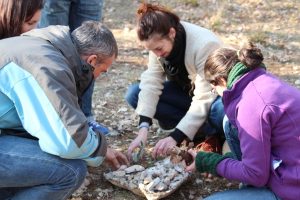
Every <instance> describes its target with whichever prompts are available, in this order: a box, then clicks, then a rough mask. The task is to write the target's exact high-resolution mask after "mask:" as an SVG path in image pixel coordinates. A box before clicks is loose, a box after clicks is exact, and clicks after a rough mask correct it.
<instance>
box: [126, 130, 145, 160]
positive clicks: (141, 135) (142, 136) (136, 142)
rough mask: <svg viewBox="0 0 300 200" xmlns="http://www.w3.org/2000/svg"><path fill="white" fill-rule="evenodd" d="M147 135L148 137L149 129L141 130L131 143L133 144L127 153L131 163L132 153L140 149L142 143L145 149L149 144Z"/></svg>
mask: <svg viewBox="0 0 300 200" xmlns="http://www.w3.org/2000/svg"><path fill="white" fill-rule="evenodd" d="M147 135H148V129H147V128H141V129H140V130H139V133H138V136H137V137H136V138H135V139H134V140H133V141H132V142H131V144H130V145H129V147H128V151H127V158H128V159H129V160H130V161H131V155H132V152H133V151H134V150H135V149H136V148H138V147H140V145H141V143H143V145H144V147H145V146H146V143H147Z"/></svg>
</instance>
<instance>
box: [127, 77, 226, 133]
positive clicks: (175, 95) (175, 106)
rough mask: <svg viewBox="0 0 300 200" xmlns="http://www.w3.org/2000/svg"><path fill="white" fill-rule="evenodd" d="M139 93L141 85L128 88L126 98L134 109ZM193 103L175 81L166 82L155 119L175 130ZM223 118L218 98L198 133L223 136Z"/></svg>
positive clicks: (221, 105) (222, 108)
mask: <svg viewBox="0 0 300 200" xmlns="http://www.w3.org/2000/svg"><path fill="white" fill-rule="evenodd" d="M139 92H140V88H139V83H136V84H133V85H131V86H130V87H129V88H128V90H127V93H126V96H125V99H126V101H127V102H128V104H129V105H130V106H132V107H133V108H134V109H135V108H136V107H137V103H138V95H139ZM191 102H192V96H190V95H189V94H188V92H187V91H184V90H182V89H181V88H180V87H179V86H178V85H177V84H176V83H175V82H173V81H166V82H165V83H164V88H163V91H162V94H161V95H160V98H159V101H158V104H157V107H156V113H155V115H154V118H155V119H157V120H158V122H159V124H163V125H164V126H166V127H168V129H171V128H175V127H176V126H177V124H178V123H179V121H180V120H181V119H182V118H183V117H184V116H185V114H186V112H187V111H188V109H189V108H190V105H191ZM223 117H224V107H223V103H222V99H221V98H220V97H218V98H217V99H216V100H215V101H214V102H213V104H212V105H211V107H210V111H209V113H208V120H207V121H206V122H205V123H204V124H203V125H202V126H201V128H200V130H199V131H198V132H199V133H205V134H206V135H213V134H216V133H219V134H223V127H222V121H223Z"/></svg>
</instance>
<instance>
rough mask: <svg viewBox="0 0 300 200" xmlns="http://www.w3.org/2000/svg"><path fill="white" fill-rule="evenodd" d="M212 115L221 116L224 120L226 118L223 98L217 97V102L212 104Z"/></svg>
mask: <svg viewBox="0 0 300 200" xmlns="http://www.w3.org/2000/svg"><path fill="white" fill-rule="evenodd" d="M210 113H211V114H212V115H216V116H220V118H222V119H223V117H224V105H223V102H222V99H221V97H217V98H216V99H215V101H214V102H213V103H212V104H211V107H210Z"/></svg>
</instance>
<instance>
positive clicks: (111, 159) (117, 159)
mask: <svg viewBox="0 0 300 200" xmlns="http://www.w3.org/2000/svg"><path fill="white" fill-rule="evenodd" d="M105 157H106V158H105V162H107V163H108V164H109V165H110V166H112V167H113V169H119V168H120V166H121V165H127V166H129V165H130V164H129V161H128V159H127V157H126V156H125V155H124V154H123V153H121V152H119V151H117V150H114V149H111V148H107V152H106V156H105Z"/></svg>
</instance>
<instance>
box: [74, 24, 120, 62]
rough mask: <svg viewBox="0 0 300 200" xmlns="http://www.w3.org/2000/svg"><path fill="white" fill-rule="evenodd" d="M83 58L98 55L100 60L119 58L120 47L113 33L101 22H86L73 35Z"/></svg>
mask: <svg viewBox="0 0 300 200" xmlns="http://www.w3.org/2000/svg"><path fill="white" fill-rule="evenodd" d="M71 35H72V38H73V41H74V43H75V46H76V48H77V50H78V52H79V54H80V55H81V56H89V55H93V54H95V55H97V56H98V57H99V59H102V58H107V57H111V56H113V55H114V56H115V57H117V56H118V46H117V42H116V39H115V37H114V35H113V34H112V32H111V31H110V30H109V29H108V28H107V27H106V26H105V25H103V24H102V23H101V22H97V21H86V22H84V23H83V24H82V25H81V26H79V27H78V28H77V29H75V30H74V31H73V32H72V33H71Z"/></svg>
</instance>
